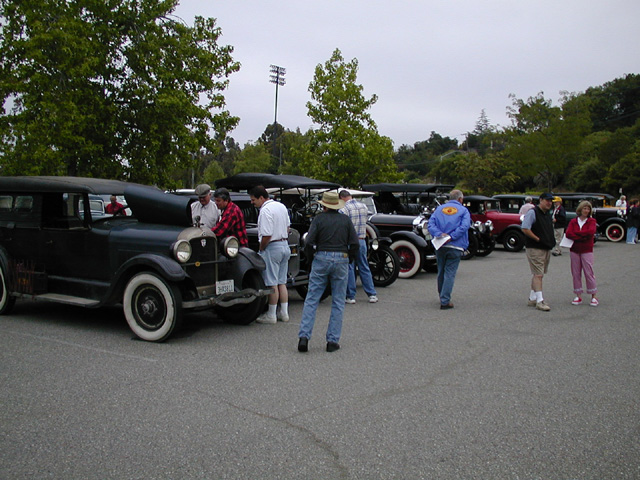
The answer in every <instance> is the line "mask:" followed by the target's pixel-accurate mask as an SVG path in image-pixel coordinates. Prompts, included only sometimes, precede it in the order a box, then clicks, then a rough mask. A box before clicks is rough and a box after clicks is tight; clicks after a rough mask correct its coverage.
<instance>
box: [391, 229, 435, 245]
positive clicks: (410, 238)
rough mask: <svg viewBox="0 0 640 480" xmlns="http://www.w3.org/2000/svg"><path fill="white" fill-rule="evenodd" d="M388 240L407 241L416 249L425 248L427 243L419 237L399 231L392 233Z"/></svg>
mask: <svg viewBox="0 0 640 480" xmlns="http://www.w3.org/2000/svg"><path fill="white" fill-rule="evenodd" d="M390 238H391V240H392V241H393V242H395V241H397V240H407V241H408V242H411V243H413V244H414V245H415V246H416V247H418V248H420V249H425V248H427V241H426V240H425V239H424V238H422V237H421V236H420V235H418V234H416V233H413V232H406V231H399V232H393V233H392V234H391V235H390Z"/></svg>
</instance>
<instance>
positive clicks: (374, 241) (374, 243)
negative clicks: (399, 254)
mask: <svg viewBox="0 0 640 480" xmlns="http://www.w3.org/2000/svg"><path fill="white" fill-rule="evenodd" d="M369 246H370V247H371V249H372V250H378V247H379V246H380V243H378V239H377V238H373V239H371V243H369Z"/></svg>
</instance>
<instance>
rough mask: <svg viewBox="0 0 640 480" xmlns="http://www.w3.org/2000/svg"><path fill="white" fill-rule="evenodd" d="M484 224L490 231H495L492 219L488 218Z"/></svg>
mask: <svg viewBox="0 0 640 480" xmlns="http://www.w3.org/2000/svg"><path fill="white" fill-rule="evenodd" d="M484 226H485V228H486V229H487V230H489V231H490V232H492V231H493V222H492V221H491V220H487V221H486V222H484Z"/></svg>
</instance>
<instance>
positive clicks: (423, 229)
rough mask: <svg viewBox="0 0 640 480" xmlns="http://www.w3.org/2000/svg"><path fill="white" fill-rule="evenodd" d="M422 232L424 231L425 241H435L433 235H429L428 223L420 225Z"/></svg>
mask: <svg viewBox="0 0 640 480" xmlns="http://www.w3.org/2000/svg"><path fill="white" fill-rule="evenodd" d="M420 230H422V236H423V237H424V239H425V240H427V241H429V240H431V239H433V236H432V235H431V233H429V224H428V223H427V222H422V225H420Z"/></svg>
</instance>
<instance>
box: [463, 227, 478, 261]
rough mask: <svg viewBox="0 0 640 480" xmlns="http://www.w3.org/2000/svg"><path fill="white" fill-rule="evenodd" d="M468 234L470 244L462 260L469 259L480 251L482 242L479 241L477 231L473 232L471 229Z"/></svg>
mask: <svg viewBox="0 0 640 480" xmlns="http://www.w3.org/2000/svg"><path fill="white" fill-rule="evenodd" d="M468 236H469V246H468V247H467V248H465V250H464V252H463V253H462V260H469V259H471V258H473V257H475V255H476V253H477V252H478V247H479V243H480V242H479V241H478V237H477V236H476V234H475V233H471V230H469V233H468Z"/></svg>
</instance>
